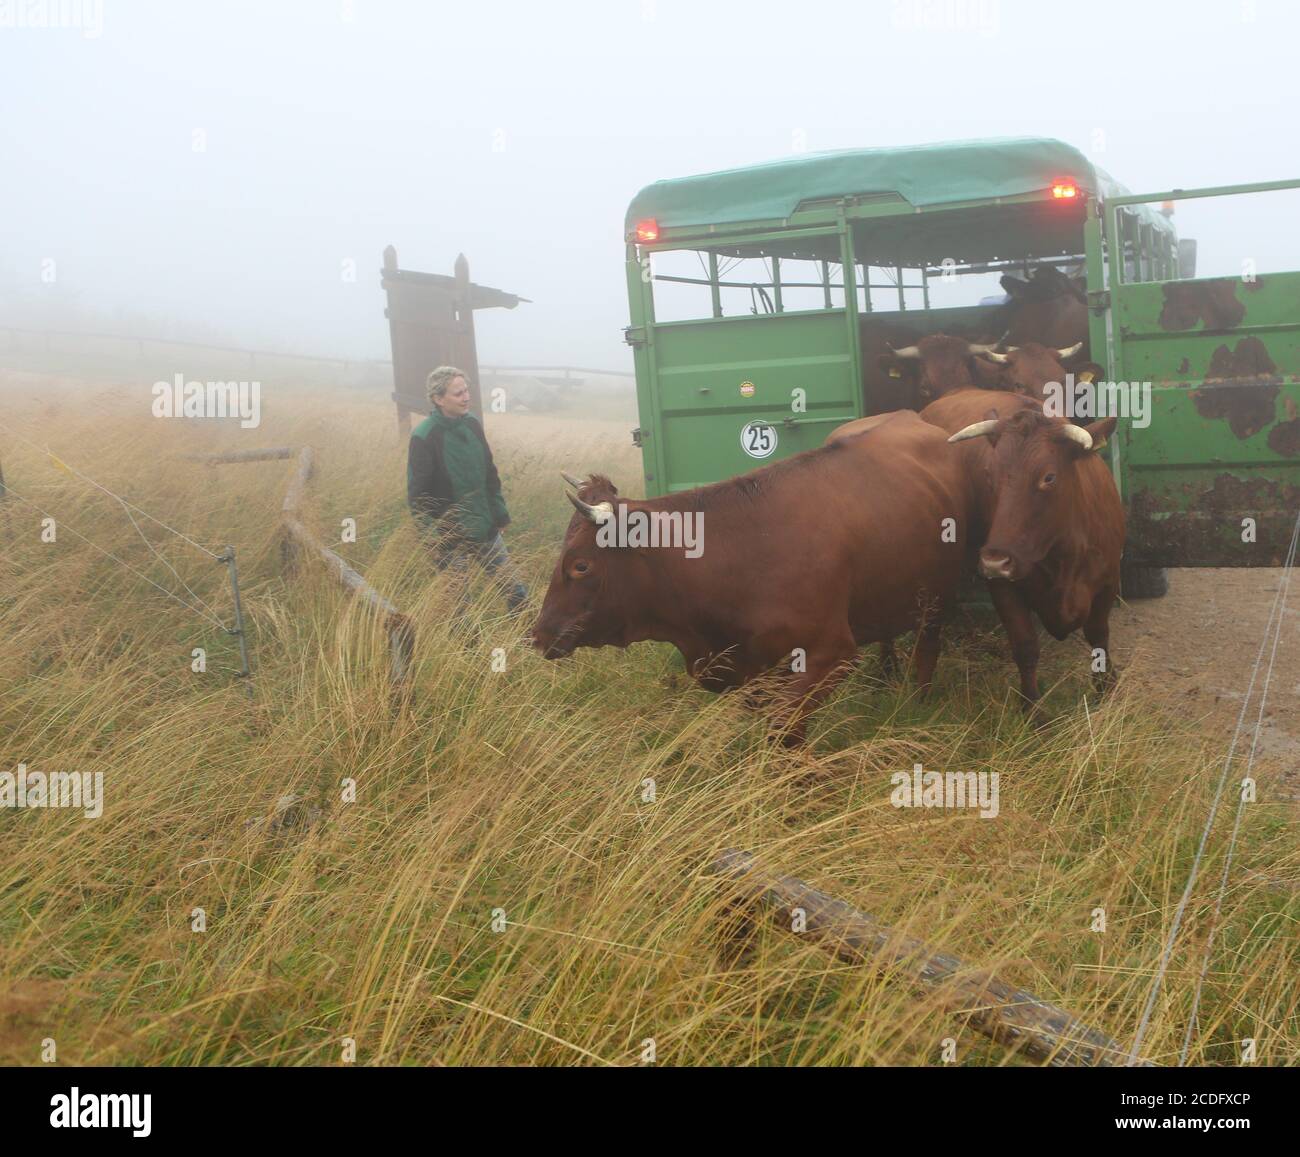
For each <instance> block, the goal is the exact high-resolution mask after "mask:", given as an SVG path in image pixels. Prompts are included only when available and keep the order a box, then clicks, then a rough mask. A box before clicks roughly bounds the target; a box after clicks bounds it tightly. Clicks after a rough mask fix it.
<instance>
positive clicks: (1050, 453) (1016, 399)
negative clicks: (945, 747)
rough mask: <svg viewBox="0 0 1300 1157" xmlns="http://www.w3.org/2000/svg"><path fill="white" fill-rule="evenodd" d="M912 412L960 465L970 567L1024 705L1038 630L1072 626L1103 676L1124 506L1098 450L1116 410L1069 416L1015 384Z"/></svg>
mask: <svg viewBox="0 0 1300 1157" xmlns="http://www.w3.org/2000/svg"><path fill="white" fill-rule="evenodd" d="M921 416H922V418H924V419H925V420H926V421H928V422H933V423H934V424H935V425H936V426H938V427H939V428H940V429H943V430H947V431H949V432H950V434H951V435H952V437H951V438H950V439H949V440H950V441H953V442H959V443H962V445H961V448H960V451H961V455H962V458H963V461H964V466H965V470H966V479H967V488H968V493H969V495H970V499H971V518H972V525H971V530H970V534H971V541H972V544H973V545H976V546H979V547H980V552H979V570H980V573H981V574H983V575H984V577H985V578H987V579H988V580H989V594H990V595H991V597H992V599H993V605H994V607H996V608H997V612H998V616H999V617H1000V618H1001V620H1002V624H1003V626H1004V627H1005V628H1006V632H1007V636H1008V638H1009V640H1010V642H1011V652H1012V657H1013V658H1014V659H1015V662H1016V666H1017V667H1018V668H1019V670H1020V690H1021V694H1022V695H1023V696H1024V699H1025V702H1026V704H1027V705H1032V704H1034V703H1035V702H1037V700H1038V695H1039V691H1038V634H1037V630H1036V628H1035V626H1034V622H1033V617H1032V615H1031V612H1032V613H1033V614H1036V615H1037V616H1038V618H1039V619H1040V620H1041V621H1042V624H1043V626H1045V627H1046V628H1047V630H1048V631H1049V632H1050V633H1051V635H1052V636H1053V637H1054V638H1057V639H1064V638H1066V637H1067V636H1068V635H1069V634H1070V633H1071V632H1073V631H1075V630H1078V629H1080V628H1082V630H1083V635H1084V638H1085V639H1087V641H1088V643H1089V644H1090V645H1091V646H1092V647H1093V648H1094V652H1096V651H1100V656H1099V658H1100V660H1101V666H1100V668H1098V667H1097V666H1094V667H1093V673H1094V682H1095V684H1096V685H1097V687H1098V689H1104V688H1105V687H1106V686H1108V685H1109V684H1110V683H1111V682H1113V681H1114V677H1115V669H1114V664H1113V663H1112V662H1111V661H1110V654H1109V647H1110V625H1109V624H1110V610H1111V606H1112V604H1113V603H1114V601H1115V596H1116V595H1117V594H1118V593H1119V563H1120V555H1121V554H1122V553H1123V549H1124V507H1123V504H1122V503H1121V502H1120V497H1119V493H1118V491H1117V490H1116V489H1115V482H1114V480H1113V479H1112V477H1111V474H1110V470H1109V468H1108V467H1107V465H1106V463H1105V462H1104V461H1102V459H1101V458H1099V457H1098V456H1097V453H1096V452H1097V451H1098V450H1100V449H1101V447H1102V446H1103V445H1105V441H1106V439H1107V438H1108V437H1109V436H1110V434H1111V433H1112V432H1113V430H1114V429H1115V419H1114V418H1113V417H1111V418H1106V419H1103V420H1101V421H1097V422H1093V423H1092V424H1091V425H1089V426H1083V427H1080V426H1073V425H1071V424H1070V423H1069V422H1066V421H1065V420H1064V419H1061V418H1049V417H1047V416H1046V415H1045V414H1043V412H1042V410H1041V408H1040V407H1039V406H1038V405H1036V404H1035V403H1034V402H1032V401H1030V400H1029V399H1028V398H1024V397H1022V396H1020V395H1018V394H1009V393H1000V392H990V391H987V390H963V391H960V392H958V393H953V394H948V395H947V396H946V397H943V398H940V399H939V400H938V401H936V402H934V403H932V404H931V405H929V406H927V407H926V409H925V410H924V411H923V412H922V415H921Z"/></svg>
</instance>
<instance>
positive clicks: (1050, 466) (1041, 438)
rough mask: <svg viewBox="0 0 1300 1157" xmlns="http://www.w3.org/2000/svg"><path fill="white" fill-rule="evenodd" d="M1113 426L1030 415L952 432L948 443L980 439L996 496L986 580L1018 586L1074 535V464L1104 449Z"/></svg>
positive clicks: (985, 555)
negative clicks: (987, 445)
mask: <svg viewBox="0 0 1300 1157" xmlns="http://www.w3.org/2000/svg"><path fill="white" fill-rule="evenodd" d="M1114 429H1115V419H1114V418H1113V417H1112V418H1103V419H1102V420H1100V421H1097V422H1093V423H1092V425H1090V426H1072V425H1070V424H1069V423H1068V422H1064V421H1061V420H1060V419H1055V418H1049V417H1047V416H1046V415H1044V414H1041V413H1039V412H1038V411H1037V410H1022V411H1021V412H1020V413H1018V414H1015V415H1013V416H1012V417H1010V418H1003V419H1000V420H999V419H998V418H996V417H991V418H989V419H987V420H986V421H983V422H975V423H973V424H972V425H969V426H967V427H966V428H965V429H964V430H959V431H958V432H957V433H955V434H954V435H953V436H952V437H951V438H949V439H948V441H949V442H963V441H966V440H968V439H971V438H987V439H988V440H989V443H990V453H989V456H988V466H989V469H990V471H991V472H992V483H993V488H994V494H995V495H996V499H995V504H994V510H993V515H992V518H991V520H990V526H989V533H988V538H987V540H986V542H985V544H984V547H983V549H982V550H981V551H980V561H979V568H980V573H981V574H982V575H983V576H984V577H985V578H997V579H1008V580H1010V581H1011V582H1017V581H1019V580H1021V579H1023V578H1025V577H1026V576H1027V575H1028V574H1029V573H1030V572H1031V571H1032V570H1033V568H1034V567H1035V566H1037V565H1038V564H1039V563H1041V562H1042V561H1043V560H1044V559H1046V558H1047V556H1048V555H1049V554H1050V553H1051V551H1052V548H1053V547H1055V546H1056V545H1057V544H1058V543H1060V542H1062V541H1064V540H1065V539H1067V538H1068V537H1070V535H1071V534H1072V532H1073V527H1074V520H1075V519H1076V518H1077V516H1078V513H1079V510H1080V504H1081V502H1082V497H1081V494H1080V479H1079V467H1080V463H1081V462H1083V461H1084V460H1086V459H1087V458H1088V456H1089V455H1091V454H1095V453H1096V452H1097V451H1098V450H1100V449H1101V448H1102V446H1104V445H1105V444H1106V439H1107V438H1108V437H1110V435H1111V433H1112V432H1113V431H1114Z"/></svg>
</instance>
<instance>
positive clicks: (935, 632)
mask: <svg viewBox="0 0 1300 1157" xmlns="http://www.w3.org/2000/svg"><path fill="white" fill-rule="evenodd" d="M941 633H942V632H941V629H940V623H939V618H938V616H937V615H936V616H934V617H933V618H930V619H927V620H926V621H925V624H924V625H923V626H922V627H921V628H920V629H919V630H918V631H917V632H916V687H917V690H918V691H919V692H920V694H921V697H922V698H924V697H925V696H927V695H929V694H930V685H931V684H932V683H933V682H934V668H935V665H936V664H937V663H938V662H939V647H940V644H941V643H942V639H941V637H940V636H941Z"/></svg>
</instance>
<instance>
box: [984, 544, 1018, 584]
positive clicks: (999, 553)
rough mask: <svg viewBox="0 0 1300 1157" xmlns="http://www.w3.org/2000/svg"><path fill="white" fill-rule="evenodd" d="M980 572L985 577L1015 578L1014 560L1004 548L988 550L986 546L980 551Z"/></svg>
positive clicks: (1013, 580) (1012, 580)
mask: <svg viewBox="0 0 1300 1157" xmlns="http://www.w3.org/2000/svg"><path fill="white" fill-rule="evenodd" d="M980 574H981V575H983V577H984V578H986V579H1006V580H1007V581H1008V582H1015V580H1016V577H1017V575H1016V562H1015V559H1013V558H1012V557H1011V556H1010V555H1009V554H1007V552H1006V551H1005V550H990V549H989V548H988V547H987V546H986V547H985V548H984V549H983V550H981V551H980Z"/></svg>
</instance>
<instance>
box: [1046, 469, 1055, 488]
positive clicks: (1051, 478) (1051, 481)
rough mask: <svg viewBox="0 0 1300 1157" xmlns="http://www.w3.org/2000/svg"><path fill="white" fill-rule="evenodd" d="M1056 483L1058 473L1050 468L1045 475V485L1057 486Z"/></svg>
mask: <svg viewBox="0 0 1300 1157" xmlns="http://www.w3.org/2000/svg"><path fill="white" fill-rule="evenodd" d="M1055 485H1056V475H1055V474H1054V473H1052V471H1050V470H1049V471H1048V472H1047V473H1046V474H1044V475H1043V486H1044V487H1047V486H1055Z"/></svg>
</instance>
